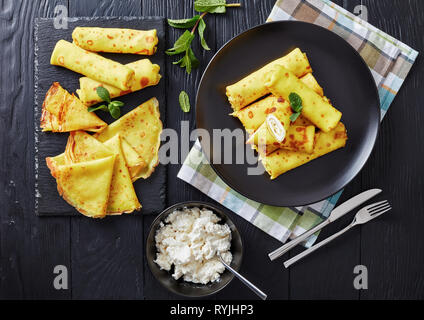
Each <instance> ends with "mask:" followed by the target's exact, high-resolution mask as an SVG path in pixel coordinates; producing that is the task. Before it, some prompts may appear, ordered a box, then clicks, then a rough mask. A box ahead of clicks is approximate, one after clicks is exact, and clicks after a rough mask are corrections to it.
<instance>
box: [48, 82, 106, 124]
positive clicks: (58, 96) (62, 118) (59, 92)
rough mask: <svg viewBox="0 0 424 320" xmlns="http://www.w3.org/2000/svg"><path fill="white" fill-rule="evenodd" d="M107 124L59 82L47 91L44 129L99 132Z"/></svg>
mask: <svg viewBox="0 0 424 320" xmlns="http://www.w3.org/2000/svg"><path fill="white" fill-rule="evenodd" d="M106 126H107V124H106V123H105V122H103V121H102V120H101V119H100V118H99V117H97V116H96V114H95V113H92V112H88V111H87V107H86V106H85V105H84V104H82V103H81V101H80V100H79V99H78V98H77V97H75V96H74V95H71V94H69V93H68V92H67V91H66V90H65V89H63V88H62V87H61V86H60V84H59V83H58V82H54V83H53V85H52V86H51V87H50V89H49V91H47V93H46V98H45V99H44V102H43V107H42V115H41V128H42V129H43V131H53V132H68V131H74V130H87V131H93V132H98V131H101V130H102V129H103V128H105V127H106Z"/></svg>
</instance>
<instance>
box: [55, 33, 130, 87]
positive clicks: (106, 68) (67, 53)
mask: <svg viewBox="0 0 424 320" xmlns="http://www.w3.org/2000/svg"><path fill="white" fill-rule="evenodd" d="M50 63H51V64H53V65H56V66H62V67H65V68H67V69H70V70H72V71H75V72H78V73H81V74H83V75H85V76H87V77H89V78H91V79H94V80H97V81H100V82H102V83H106V84H110V85H112V86H114V87H117V88H119V89H121V90H128V89H129V87H130V85H131V82H132V80H133V77H134V70H132V69H131V68H128V67H126V66H124V65H122V64H120V63H118V62H116V61H113V60H110V59H106V58H104V57H102V56H100V55H98V54H96V53H93V52H90V51H87V50H84V49H82V48H80V47H78V46H76V45H75V44H73V43H70V42H68V41H65V40H59V41H58V42H57V43H56V46H55V47H54V50H53V52H52V56H51V58H50Z"/></svg>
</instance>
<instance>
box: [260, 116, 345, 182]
mask: <svg viewBox="0 0 424 320" xmlns="http://www.w3.org/2000/svg"><path fill="white" fill-rule="evenodd" d="M346 141H347V132H346V128H345V126H344V125H343V123H341V122H339V123H338V125H337V127H336V128H334V129H333V130H331V131H330V132H323V131H320V132H318V133H317V134H316V135H315V145H314V151H313V153H312V154H308V153H303V152H298V151H290V150H284V149H278V150H277V151H274V152H273V153H271V154H270V155H268V156H266V157H261V158H260V159H261V161H262V164H263V165H264V167H265V170H266V171H267V172H268V174H269V175H270V176H271V179H275V178H277V177H278V176H279V175H281V174H283V173H285V172H287V171H289V170H292V169H294V168H297V167H299V166H301V165H303V164H305V163H307V162H309V161H312V160H314V159H316V158H318V157H320V156H323V155H325V154H327V153H329V152H332V151H334V150H337V149H339V148H342V147H344V146H345V145H346Z"/></svg>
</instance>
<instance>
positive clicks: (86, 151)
mask: <svg viewBox="0 0 424 320" xmlns="http://www.w3.org/2000/svg"><path fill="white" fill-rule="evenodd" d="M112 155H113V156H116V159H115V165H114V170H113V176H112V183H111V187H110V188H111V191H110V195H109V202H108V208H107V214H122V213H130V212H133V211H134V210H139V209H140V208H141V205H140V203H139V202H138V199H137V195H136V194H135V191H134V187H133V185H132V181H131V176H130V174H129V172H128V169H127V166H126V163H125V158H124V156H123V155H122V149H121V139H120V137H119V135H116V136H114V137H113V138H112V139H110V140H109V141H106V142H105V143H104V144H103V143H102V142H100V141H98V140H97V139H96V138H94V137H93V136H91V135H89V134H88V133H86V132H84V131H75V132H71V133H70V135H69V138H68V143H67V144H66V149H65V159H66V162H67V163H79V162H85V161H90V160H95V159H101V158H104V157H108V156H112Z"/></svg>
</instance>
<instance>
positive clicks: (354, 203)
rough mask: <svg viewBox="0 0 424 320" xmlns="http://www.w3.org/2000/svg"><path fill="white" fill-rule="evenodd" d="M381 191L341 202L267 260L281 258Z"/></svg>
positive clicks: (369, 191)
mask: <svg viewBox="0 0 424 320" xmlns="http://www.w3.org/2000/svg"><path fill="white" fill-rule="evenodd" d="M381 191H382V190H381V189H370V190H367V191H364V192H362V193H360V194H358V195H356V196H354V197H353V198H350V199H349V200H347V201H346V202H343V203H342V204H341V205H339V206H337V207H336V208H335V209H334V210H333V211H331V214H330V216H329V217H328V219H326V220H324V221H323V222H321V223H320V224H318V225H316V226H315V227H313V228H312V229H310V230H308V231H306V232H304V233H302V234H301V235H300V236H298V237H296V238H294V239H293V240H291V241H290V242H287V243H286V244H285V245H283V246H281V247H280V248H278V249H276V250H274V251H272V252H271V253H269V254H268V256H269V258H270V259H271V261H273V260H275V259H277V258H279V257H281V256H282V255H283V254H285V253H286V252H287V251H289V250H290V249H292V248H294V247H295V246H297V245H298V244H299V243H301V242H302V241H304V240H305V239H306V238H308V237H310V236H311V235H313V234H314V233H315V232H317V231H319V230H321V229H322V228H324V227H325V226H326V225H328V224H330V223H331V222H333V221H336V220H337V219H338V218H340V217H342V216H344V215H345V214H346V213H348V212H349V211H351V210H353V209H355V208H356V207H358V206H360V205H361V204H363V203H364V202H366V201H368V200H369V199H371V198H373V197H375V196H376V195H377V194H379V193H380V192H381Z"/></svg>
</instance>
